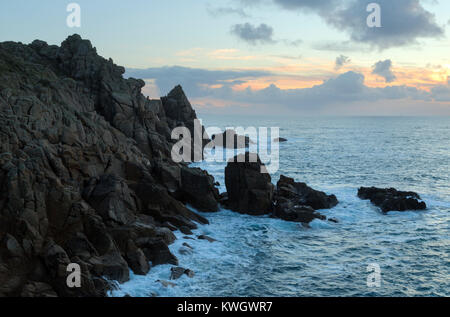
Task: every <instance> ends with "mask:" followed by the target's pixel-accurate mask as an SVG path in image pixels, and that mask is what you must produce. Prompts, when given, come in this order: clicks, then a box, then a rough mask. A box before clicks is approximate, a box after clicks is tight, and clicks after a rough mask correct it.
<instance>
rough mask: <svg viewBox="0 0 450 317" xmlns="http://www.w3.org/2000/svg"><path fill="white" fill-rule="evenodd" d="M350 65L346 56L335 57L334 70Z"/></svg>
mask: <svg viewBox="0 0 450 317" xmlns="http://www.w3.org/2000/svg"><path fill="white" fill-rule="evenodd" d="M348 63H350V58H349V57H348V56H344V55H339V56H338V57H336V63H335V67H334V68H335V69H336V70H339V69H341V68H342V67H343V66H344V65H345V64H348Z"/></svg>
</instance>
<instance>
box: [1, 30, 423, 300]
mask: <svg viewBox="0 0 450 317" xmlns="http://www.w3.org/2000/svg"><path fill="white" fill-rule="evenodd" d="M123 73H124V68H123V67H120V66H117V65H115V64H114V63H113V61H112V60H106V59H104V58H102V57H100V56H99V55H98V54H97V52H96V49H95V48H94V47H92V45H91V43H90V42H89V41H87V40H83V39H81V37H79V36H78V35H73V36H70V37H69V38H68V39H67V40H65V41H64V42H63V43H62V44H61V46H60V47H58V46H49V45H47V44H46V43H45V42H42V41H34V42H33V43H32V44H30V45H24V44H21V43H13V42H5V43H0V123H1V124H0V138H1V144H0V187H1V192H0V219H1V222H0V296H27V297H41V296H49V297H53V296H106V295H107V293H108V291H109V290H110V289H111V288H112V287H113V285H112V284H111V283H110V282H109V281H110V280H114V281H118V282H119V283H123V282H126V281H128V280H129V274H130V270H131V271H132V272H134V274H137V275H146V274H147V273H148V272H149V271H150V270H151V269H152V268H151V265H153V266H156V265H161V264H171V265H174V266H178V265H183V264H182V263H179V261H178V259H177V258H176V256H174V255H173V254H172V253H171V251H170V249H169V247H168V246H169V245H171V244H173V243H174V241H175V239H176V237H175V235H174V233H173V231H177V230H179V231H180V232H183V233H184V234H186V235H190V234H191V233H192V230H194V229H196V228H197V224H207V223H208V220H207V219H205V218H204V217H202V216H201V215H199V214H197V213H195V212H193V211H192V210H190V209H189V208H187V207H186V204H189V205H192V206H193V207H194V208H196V209H197V210H199V211H203V212H215V211H217V210H218V209H219V202H220V203H221V204H223V205H225V206H227V207H229V208H230V209H232V210H234V211H237V212H240V213H246V214H251V215H259V214H272V216H274V217H277V218H281V219H284V220H288V221H293V222H300V223H304V224H308V223H309V222H311V221H312V220H314V219H322V220H325V219H327V218H326V217H324V216H323V215H321V214H320V213H319V212H317V211H316V210H318V209H329V208H333V207H334V206H336V205H337V204H338V201H337V198H336V197H335V196H334V195H327V194H325V193H323V192H320V191H316V190H314V189H312V188H310V187H308V186H307V185H306V184H303V183H296V182H295V181H294V180H293V179H289V178H286V177H283V176H282V177H281V178H280V180H279V181H278V183H277V186H274V185H273V184H272V182H271V177H270V175H269V174H264V173H261V167H263V165H262V164H261V162H260V161H259V160H256V163H242V164H241V163H230V164H229V165H228V166H227V168H226V169H225V178H226V186H227V192H228V194H227V195H224V194H222V195H219V192H218V190H217V188H216V186H215V180H214V178H213V177H212V176H211V175H209V174H208V173H207V172H206V171H204V170H202V169H199V168H190V167H189V166H187V165H186V164H178V163H175V162H174V161H173V160H172V158H171V148H172V145H173V144H174V141H173V140H172V139H171V131H172V129H174V128H176V127H186V128H188V129H189V130H190V131H191V134H192V135H194V130H195V129H196V127H195V124H194V121H195V120H196V119H197V116H196V113H195V111H194V110H193V108H192V106H191V104H190V103H189V101H188V99H187V97H186V95H185V94H184V92H183V90H182V88H181V87H180V86H177V87H175V88H174V89H173V90H172V91H171V92H170V93H169V94H168V95H167V96H165V97H162V98H161V99H158V100H149V99H148V98H146V97H145V96H143V95H142V93H141V89H142V87H143V86H144V82H143V81H142V80H138V79H133V78H130V79H124V78H123V77H122V76H123ZM202 129H204V128H203V127H202ZM201 132H203V131H201ZM220 138H223V137H220ZM236 139H238V138H236ZM242 143H243V146H247V145H248V144H249V143H250V141H249V140H248V139H242ZM372 191H373V190H372ZM384 194H387V195H389V196H388V197H383V195H384ZM380 195H381V196H380ZM375 196H376V197H375V198H372V197H369V196H367V195H362V194H361V198H362V199H366V198H368V199H371V200H372V201H373V202H374V203H375V204H378V205H380V206H381V208H382V209H383V211H388V210H391V209H392V208H394V209H395V207H397V206H400V207H401V208H403V207H404V206H406V207H410V206H413V207H414V206H417V204H415V202H414V201H412V199H420V197H419V196H418V195H417V194H415V193H408V192H407V193H403V192H397V191H393V190H387V191H386V190H385V191H383V190H380V189H375ZM402 199H408V204H406V205H405V204H404V203H403V201H402ZM418 204H419V203H418ZM418 206H419V207H420V208H421V209H423V207H424V204H422V203H420V204H419V205H418ZM406 207H405V208H406ZM425 208H426V206H425ZM328 220H329V221H331V222H337V220H336V219H328ZM197 238H198V239H203V240H207V241H208V242H214V239H212V238H210V237H208V236H202V237H197ZM186 244H187V245H185V246H184V247H186V250H185V251H186V252H190V250H189V249H190V248H189V246H188V245H189V244H188V243H186ZM71 263H75V264H78V265H79V266H80V269H81V273H82V274H81V287H75V288H71V287H68V285H67V276H68V274H69V273H70V272H68V270H67V268H68V266H69V264H71ZM150 263H151V264H150ZM172 273H173V274H174V275H173V276H174V278H175V277H180V276H182V275H183V274H186V275H188V276H193V274H194V273H193V272H192V271H190V270H188V269H184V268H175V269H174V270H173V272H172Z"/></svg>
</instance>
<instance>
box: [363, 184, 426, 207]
mask: <svg viewBox="0 0 450 317" xmlns="http://www.w3.org/2000/svg"><path fill="white" fill-rule="evenodd" d="M358 197H359V198H361V199H369V200H370V201H371V202H372V204H374V205H375V206H378V207H380V208H381V210H382V211H383V212H385V213H386V212H389V211H406V210H425V209H427V205H426V203H425V202H423V201H420V200H421V198H420V196H419V194H417V193H415V192H402V191H398V190H396V189H394V188H386V189H381V188H375V187H370V188H368V187H361V188H360V189H359V190H358Z"/></svg>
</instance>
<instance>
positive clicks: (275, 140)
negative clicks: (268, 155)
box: [273, 138, 288, 143]
mask: <svg viewBox="0 0 450 317" xmlns="http://www.w3.org/2000/svg"><path fill="white" fill-rule="evenodd" d="M273 141H274V142H278V143H283V142H287V141H288V140H287V139H285V138H276V139H273Z"/></svg>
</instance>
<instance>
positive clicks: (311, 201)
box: [273, 175, 338, 223]
mask: <svg viewBox="0 0 450 317" xmlns="http://www.w3.org/2000/svg"><path fill="white" fill-rule="evenodd" d="M337 204H338V200H337V198H336V196H334V195H327V194H325V193H323V192H320V191H316V190H314V189H312V188H310V187H308V186H307V185H306V184H305V183H296V182H295V181H294V179H292V178H289V177H285V176H283V175H281V176H280V180H279V181H278V183H277V189H276V191H275V195H274V211H273V216H274V217H276V218H281V219H284V220H287V221H294V222H301V223H310V222H311V221H313V220H314V219H320V220H326V217H325V216H323V215H321V214H320V213H318V212H317V211H316V209H329V208H333V207H334V206H336V205H337ZM333 220H334V219H333ZM333 220H330V221H333Z"/></svg>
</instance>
